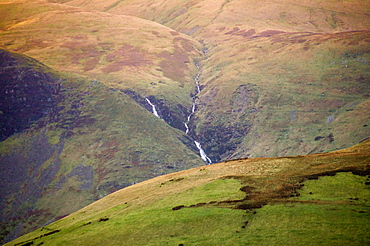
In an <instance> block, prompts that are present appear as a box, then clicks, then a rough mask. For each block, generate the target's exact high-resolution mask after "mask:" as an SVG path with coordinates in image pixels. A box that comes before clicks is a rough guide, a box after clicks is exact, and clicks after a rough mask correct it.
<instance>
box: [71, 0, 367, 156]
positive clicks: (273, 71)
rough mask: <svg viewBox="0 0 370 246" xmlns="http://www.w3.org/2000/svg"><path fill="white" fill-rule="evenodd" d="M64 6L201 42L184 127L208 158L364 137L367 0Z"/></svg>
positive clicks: (314, 147) (328, 145) (300, 149)
mask: <svg viewBox="0 0 370 246" xmlns="http://www.w3.org/2000/svg"><path fill="white" fill-rule="evenodd" d="M66 4H69V5H74V6H79V7H81V8H87V9H92V8H94V9H98V10H100V11H105V12H109V13H114V14H124V15H134V16H138V17H140V18H145V19H148V20H152V21H156V22H158V23H161V24H163V25H165V26H168V27H170V28H173V29H175V30H176V31H179V32H182V33H185V34H188V35H189V36H191V37H193V38H194V39H196V40H198V41H199V42H200V43H202V44H203V45H204V50H203V51H204V53H205V55H204V56H203V59H202V60H201V76H200V83H201V88H202V92H201V93H199V94H198V95H197V98H198V100H197V111H196V112H195V114H194V117H193V119H192V122H191V124H192V129H194V130H195V131H194V132H193V133H192V134H193V135H196V136H197V137H198V139H199V141H201V142H202V144H203V148H204V149H205V151H206V153H207V154H208V155H209V157H210V158H211V159H212V160H213V161H214V162H218V161H222V160H227V159H232V158H240V157H248V156H251V157H256V156H284V155H297V154H307V153H315V152H322V151H329V150H335V149H341V148H345V147H349V146H351V145H353V144H355V143H358V142H359V141H361V140H362V139H364V138H366V137H368V135H369V129H368V125H369V118H368V117H366V115H367V114H368V113H369V102H368V95H369V92H370V87H369V84H370V82H369V81H370V80H369V79H370V78H369V71H370V67H369V59H370V57H369V52H368V51H369V48H370V47H369V38H370V33H369V31H368V30H369V28H370V19H369V16H368V14H367V10H368V9H369V7H370V6H369V2H368V1H336V0H333V1H299V2H297V1H263V2H260V1H237V0H234V1H223V0H218V1H208V0H202V1H188V0H183V1H166V0H163V1H156V2H152V1H147V0H137V1H113V0H112V1H104V2H102V1H97V0H96V1H85V0H73V1H68V2H67V3H66ZM343 129H351V130H350V131H348V130H347V131H344V130H343Z"/></svg>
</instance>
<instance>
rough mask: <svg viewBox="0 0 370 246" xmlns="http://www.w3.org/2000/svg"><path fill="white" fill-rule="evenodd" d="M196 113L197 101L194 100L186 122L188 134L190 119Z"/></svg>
mask: <svg viewBox="0 0 370 246" xmlns="http://www.w3.org/2000/svg"><path fill="white" fill-rule="evenodd" d="M194 113H195V102H193V106H192V108H191V113H190V114H189V115H188V118H187V121H186V122H185V123H184V125H185V128H186V131H185V133H186V134H188V133H189V125H188V124H189V122H190V119H191V116H192V115H193V114H194Z"/></svg>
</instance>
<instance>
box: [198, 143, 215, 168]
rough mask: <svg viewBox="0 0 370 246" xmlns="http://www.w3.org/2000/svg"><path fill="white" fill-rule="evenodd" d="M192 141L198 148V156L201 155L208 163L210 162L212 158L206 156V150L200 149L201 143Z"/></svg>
mask: <svg viewBox="0 0 370 246" xmlns="http://www.w3.org/2000/svg"><path fill="white" fill-rule="evenodd" d="M194 143H195V145H196V146H197V148H198V150H199V153H200V157H202V159H203V160H204V161H205V162H207V163H208V164H211V163H212V160H211V159H210V158H209V157H208V156H207V154H206V152H204V150H203V149H202V145H201V144H200V143H199V142H198V141H194Z"/></svg>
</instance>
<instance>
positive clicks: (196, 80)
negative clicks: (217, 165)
mask: <svg viewBox="0 0 370 246" xmlns="http://www.w3.org/2000/svg"><path fill="white" fill-rule="evenodd" d="M195 66H196V67H197V68H198V73H197V75H196V76H195V78H194V81H195V85H196V87H197V93H196V94H195V95H194V96H193V97H192V100H193V106H192V108H191V112H190V114H189V115H188V117H187V119H186V122H185V123H184V125H185V128H186V131H185V133H186V134H188V135H189V130H190V129H189V122H190V120H191V117H192V116H193V115H194V113H195V111H196V104H197V102H196V98H197V95H198V94H199V93H200V90H201V89H200V84H199V77H200V75H201V74H202V69H201V66H200V64H199V63H197V62H196V63H195ZM194 143H195V145H196V146H197V148H198V150H199V154H200V157H201V158H202V159H203V160H204V161H205V162H206V163H207V164H211V163H212V160H211V159H210V158H209V157H208V156H207V154H206V152H205V151H204V150H203V148H202V145H201V144H200V143H199V142H198V141H196V140H194Z"/></svg>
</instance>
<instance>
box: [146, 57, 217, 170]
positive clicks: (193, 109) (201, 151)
mask: <svg viewBox="0 0 370 246" xmlns="http://www.w3.org/2000/svg"><path fill="white" fill-rule="evenodd" d="M195 66H196V67H197V68H198V73H197V75H196V76H195V77H194V82H195V86H196V93H195V95H193V97H192V101H193V104H192V107H191V111H190V114H189V115H188V116H187V118H186V121H185V122H184V126H185V133H186V134H187V135H188V136H189V137H191V138H192V139H193V141H194V143H195V146H196V147H197V148H198V150H199V155H200V157H201V158H202V159H203V161H205V162H206V163H207V164H211V163H212V160H211V159H210V158H209V157H208V155H207V154H206V152H205V151H204V149H203V148H202V145H201V143H200V142H199V141H198V140H197V137H196V136H191V135H190V132H191V131H190V126H189V123H190V121H191V118H192V116H193V115H194V114H195V112H196V110H197V96H198V94H199V93H200V92H201V87H200V83H199V77H200V76H201V74H202V67H201V64H200V63H198V62H195ZM145 100H146V102H147V103H148V104H149V105H150V106H151V108H152V113H153V114H154V115H155V116H156V117H158V118H160V119H162V118H161V117H160V115H159V114H158V110H157V107H156V105H155V104H154V103H152V102H151V101H150V99H149V98H147V97H146V98H145ZM162 120H164V119H162Z"/></svg>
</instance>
